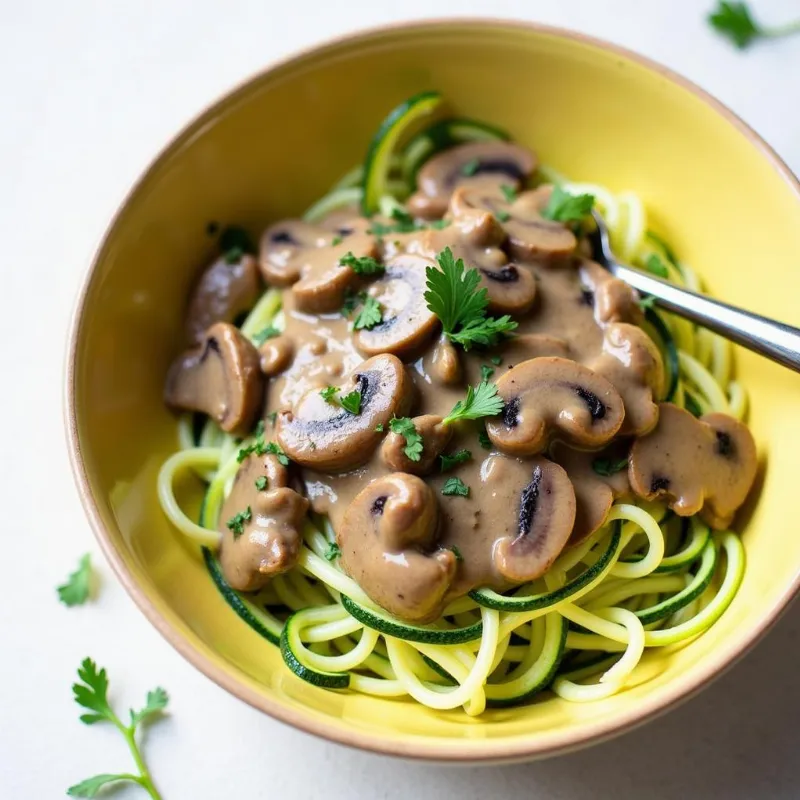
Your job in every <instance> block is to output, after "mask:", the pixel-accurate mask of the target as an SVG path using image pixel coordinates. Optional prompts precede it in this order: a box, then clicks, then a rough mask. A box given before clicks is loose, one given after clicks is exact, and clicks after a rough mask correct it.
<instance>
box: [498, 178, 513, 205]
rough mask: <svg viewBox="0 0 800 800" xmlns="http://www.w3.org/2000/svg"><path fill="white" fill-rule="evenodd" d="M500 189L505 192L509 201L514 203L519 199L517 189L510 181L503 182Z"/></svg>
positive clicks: (504, 194) (504, 195)
mask: <svg viewBox="0 0 800 800" xmlns="http://www.w3.org/2000/svg"><path fill="white" fill-rule="evenodd" d="M500 191H501V192H502V193H503V197H505V199H506V202H507V203H513V202H514V201H515V200H516V199H517V190H516V189H515V188H514V187H513V186H511V185H510V184H508V183H501V184H500Z"/></svg>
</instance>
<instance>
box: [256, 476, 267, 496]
mask: <svg viewBox="0 0 800 800" xmlns="http://www.w3.org/2000/svg"><path fill="white" fill-rule="evenodd" d="M266 488H267V476H266V475H259V476H258V477H257V478H256V489H258V491H259V492H263V491H264V489H266Z"/></svg>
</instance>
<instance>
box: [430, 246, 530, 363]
mask: <svg viewBox="0 0 800 800" xmlns="http://www.w3.org/2000/svg"><path fill="white" fill-rule="evenodd" d="M436 260H437V261H438V263H439V267H440V269H436V268H434V267H426V268H425V276H426V278H427V291H426V292H425V302H426V303H427V305H428V308H429V309H430V310H431V311H432V312H433V313H434V314H436V316H437V317H438V318H439V320H440V321H441V323H442V329H443V331H444V333H445V335H446V336H447V338H448V339H450V341H452V342H456V343H457V344H460V345H461V346H462V347H463V348H464V350H469V349H470V348H471V347H472V346H473V345H483V346H484V347H489V346H491V345H494V344H497V342H498V340H499V339H500V338H501V337H502V336H504V335H506V334H508V333H510V332H511V331H513V330H514V329H515V328H516V327H517V323H516V322H514V320H512V319H511V317H509V316H508V315H507V314H506V315H505V316H502V317H499V318H495V317H487V316H486V309H487V307H488V305H489V296H488V294H487V292H486V289H485V288H478V287H479V284H480V282H481V276H480V273H479V272H478V270H476V269H465V267H464V261H463V260H462V259H460V258H459V259H455V258H454V257H453V251H452V250H451V249H450V248H449V247H446V248H445V249H444V250H443V251H442V252H441V253H439V255H438V256H437V259H436Z"/></svg>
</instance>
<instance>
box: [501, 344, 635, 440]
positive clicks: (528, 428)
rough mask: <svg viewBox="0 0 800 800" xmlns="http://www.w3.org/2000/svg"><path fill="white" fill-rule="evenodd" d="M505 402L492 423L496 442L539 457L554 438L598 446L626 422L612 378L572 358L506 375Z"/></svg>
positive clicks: (536, 362) (535, 361) (535, 362)
mask: <svg viewBox="0 0 800 800" xmlns="http://www.w3.org/2000/svg"><path fill="white" fill-rule="evenodd" d="M497 392H498V394H499V395H500V396H501V397H502V398H503V401H504V403H505V406H504V408H503V412H502V414H501V415H500V416H499V417H494V418H492V419H491V420H489V422H488V423H487V425H486V430H487V432H488V434H489V438H490V439H491V440H492V443H493V444H494V445H495V447H497V448H498V449H500V450H502V451H503V452H505V453H510V454H512V455H535V454H536V453H540V452H542V451H543V450H544V449H545V448H546V447H547V445H548V444H549V443H550V440H551V439H553V438H559V439H564V440H565V441H567V442H570V443H572V444H575V445H578V446H579V447H586V448H598V447H602V446H603V445H604V444H606V443H607V442H609V441H610V440H611V439H612V438H613V437H614V435H615V434H616V433H617V431H618V430H619V428H620V426H621V425H622V420H623V418H624V416H625V410H624V407H623V405H622V398H621V397H620V395H619V392H617V390H616V389H615V388H614V387H613V386H612V385H611V383H610V382H609V381H608V380H606V378H604V377H602V376H601V375H598V374H597V373H596V372H593V371H592V370H590V369H589V368H588V367H585V366H583V365H582V364H578V363H577V362H575V361H570V360H569V359H566V358H557V357H542V358H532V359H530V360H529V361H523V362H522V363H521V364H518V365H517V366H515V367H514V368H513V369H510V370H509V371H508V372H506V373H505V374H504V375H502V376H501V377H500V378H499V379H498V381H497Z"/></svg>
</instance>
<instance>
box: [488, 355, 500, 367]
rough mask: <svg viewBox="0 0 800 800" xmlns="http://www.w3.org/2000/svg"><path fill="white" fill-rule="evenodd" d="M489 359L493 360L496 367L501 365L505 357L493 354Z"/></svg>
mask: <svg viewBox="0 0 800 800" xmlns="http://www.w3.org/2000/svg"><path fill="white" fill-rule="evenodd" d="M489 361H491V362H492V364H494V365H495V366H496V367H499V366H500V365H501V364H502V363H503V357H502V356H492V357H491V358H490V359H489Z"/></svg>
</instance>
